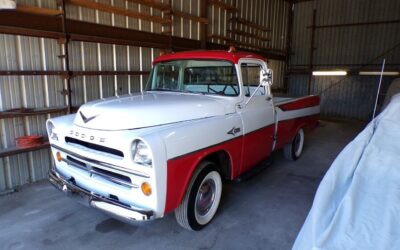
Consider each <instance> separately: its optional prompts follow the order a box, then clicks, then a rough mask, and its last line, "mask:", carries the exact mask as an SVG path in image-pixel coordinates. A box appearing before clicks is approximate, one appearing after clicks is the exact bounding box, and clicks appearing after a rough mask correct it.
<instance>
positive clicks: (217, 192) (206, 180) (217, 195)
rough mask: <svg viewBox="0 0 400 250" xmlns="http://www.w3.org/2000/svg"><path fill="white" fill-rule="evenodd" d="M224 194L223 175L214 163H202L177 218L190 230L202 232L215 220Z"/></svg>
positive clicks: (178, 210)
mask: <svg viewBox="0 0 400 250" xmlns="http://www.w3.org/2000/svg"><path fill="white" fill-rule="evenodd" d="M221 194H222V180H221V175H220V174H219V172H218V171H217V168H216V165H215V164H214V163H212V162H202V163H201V164H200V165H199V166H198V167H197V169H196V170H195V171H194V173H193V176H192V179H191V180H190V183H189V185H188V188H187V190H186V194H185V197H184V198H183V200H182V203H181V204H180V205H179V207H178V208H177V209H175V218H176V220H177V221H178V223H179V224H180V225H181V226H182V227H184V228H186V229H189V230H196V231H197V230H200V229H202V228H203V227H204V226H206V225H207V224H208V223H210V222H211V220H212V219H213V218H214V215H215V213H216V212H217V209H218V206H219V202H220V200H221Z"/></svg>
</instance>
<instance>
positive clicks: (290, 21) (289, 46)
mask: <svg viewBox="0 0 400 250" xmlns="http://www.w3.org/2000/svg"><path fill="white" fill-rule="evenodd" d="M289 4H290V10H289V14H288V24H287V29H286V31H287V35H286V48H285V50H286V53H287V56H286V60H285V64H286V65H285V74H284V78H283V90H284V91H285V92H286V93H287V92H288V82H289V79H288V78H289V76H288V74H287V72H288V71H289V61H290V55H291V53H292V35H293V34H292V33H293V15H294V1H293V0H291V1H290V3H289Z"/></svg>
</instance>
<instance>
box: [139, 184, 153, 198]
mask: <svg viewBox="0 0 400 250" xmlns="http://www.w3.org/2000/svg"><path fill="white" fill-rule="evenodd" d="M141 188H142V192H143V194H144V195H146V196H149V195H151V185H150V184H149V183H147V182H143V183H142V187H141Z"/></svg>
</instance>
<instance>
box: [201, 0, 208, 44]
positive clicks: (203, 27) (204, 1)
mask: <svg viewBox="0 0 400 250" xmlns="http://www.w3.org/2000/svg"><path fill="white" fill-rule="evenodd" d="M207 12H208V0H200V16H201V17H203V18H207ZM207 32H208V31H207V23H200V41H201V48H202V49H207Z"/></svg>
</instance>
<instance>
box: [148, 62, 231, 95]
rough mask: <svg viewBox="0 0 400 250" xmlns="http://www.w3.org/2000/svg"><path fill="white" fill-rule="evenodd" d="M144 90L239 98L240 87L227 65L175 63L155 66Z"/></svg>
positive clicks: (216, 63)
mask: <svg viewBox="0 0 400 250" xmlns="http://www.w3.org/2000/svg"><path fill="white" fill-rule="evenodd" d="M146 90H147V91H174V92H188V93H200V94H214V95H223V96H238V95H239V84H238V78H237V75H236V69H235V66H234V65H233V64H232V63H230V62H227V61H216V60H214V61H212V60H208V61H207V60H177V61H170V62H161V63H157V64H156V65H155V66H154V68H153V70H152V72H151V74H150V78H149V81H148V83H147V86H146Z"/></svg>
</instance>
